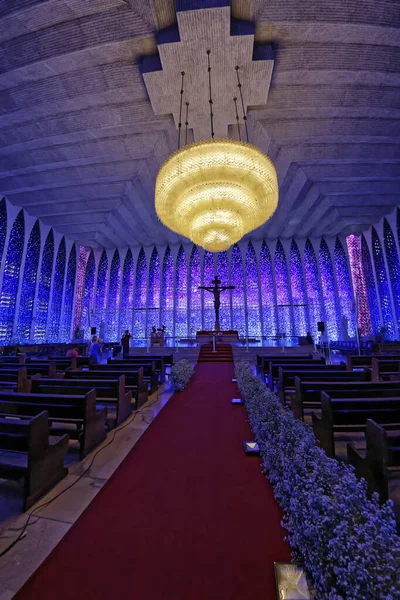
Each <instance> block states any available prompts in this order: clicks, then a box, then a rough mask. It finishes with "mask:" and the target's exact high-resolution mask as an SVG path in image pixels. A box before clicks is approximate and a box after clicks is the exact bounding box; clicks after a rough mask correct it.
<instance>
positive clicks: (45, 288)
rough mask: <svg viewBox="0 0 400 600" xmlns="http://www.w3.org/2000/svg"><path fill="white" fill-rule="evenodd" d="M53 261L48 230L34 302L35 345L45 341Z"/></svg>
mask: <svg viewBox="0 0 400 600" xmlns="http://www.w3.org/2000/svg"><path fill="white" fill-rule="evenodd" d="M53 260H54V234H53V230H52V229H50V231H49V233H48V235H47V238H46V241H45V243H44V248H43V254H42V262H41V266H40V275H39V285H38V293H37V300H36V321H35V326H34V334H33V339H34V341H35V342H36V343H40V342H45V341H46V339H47V338H46V329H47V319H48V314H49V300H50V288H51V277H52V273H53Z"/></svg>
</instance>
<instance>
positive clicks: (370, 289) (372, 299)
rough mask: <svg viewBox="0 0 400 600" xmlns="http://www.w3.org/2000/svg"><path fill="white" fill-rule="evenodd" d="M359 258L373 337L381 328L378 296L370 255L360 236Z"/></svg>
mask: <svg viewBox="0 0 400 600" xmlns="http://www.w3.org/2000/svg"><path fill="white" fill-rule="evenodd" d="M361 256H362V265H363V271H364V279H365V285H366V288H367V296H368V305H369V313H370V316H371V327H372V333H373V334H374V335H376V334H379V330H380V328H381V318H380V313H379V308H378V306H379V305H378V294H377V292H376V286H375V278H374V270H373V268H372V260H371V255H370V252H369V249H368V244H367V240H366V239H365V237H364V236H363V235H362V236H361Z"/></svg>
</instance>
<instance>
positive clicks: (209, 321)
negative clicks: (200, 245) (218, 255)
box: [203, 252, 215, 331]
mask: <svg viewBox="0 0 400 600" xmlns="http://www.w3.org/2000/svg"><path fill="white" fill-rule="evenodd" d="M214 275H215V267H214V254H213V253H212V252H205V253H204V258H203V285H212V284H211V281H212V280H213V279H214ZM203 306H204V329H205V330H207V331H212V330H213V329H214V326H215V312H214V296H213V295H212V294H211V293H210V292H206V290H203Z"/></svg>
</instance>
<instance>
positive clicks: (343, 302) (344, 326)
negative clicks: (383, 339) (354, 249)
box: [333, 237, 357, 339]
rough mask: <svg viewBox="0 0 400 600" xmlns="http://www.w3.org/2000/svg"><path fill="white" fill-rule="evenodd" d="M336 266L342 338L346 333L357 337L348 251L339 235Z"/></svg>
mask: <svg viewBox="0 0 400 600" xmlns="http://www.w3.org/2000/svg"><path fill="white" fill-rule="evenodd" d="M333 257H334V260H335V268H336V282H337V287H338V292H339V305H340V310H341V318H342V322H341V335H340V337H341V339H345V338H346V334H347V335H349V336H350V337H352V338H355V337H356V334H357V332H356V318H355V302H354V299H353V290H352V287H351V280H350V273H349V265H348V262H347V256H346V252H345V250H344V248H343V245H342V242H341V241H340V239H339V238H338V237H337V238H336V241H335V248H334V251H333Z"/></svg>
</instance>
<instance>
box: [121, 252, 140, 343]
mask: <svg viewBox="0 0 400 600" xmlns="http://www.w3.org/2000/svg"><path fill="white" fill-rule="evenodd" d="M134 281H135V265H134V262H133V256H132V252H131V249H130V248H128V251H127V253H126V256H125V260H124V268H123V270H122V286H121V308H120V317H119V334H118V339H120V338H121V337H122V334H123V332H124V331H125V330H126V329H128V330H129V331H131V329H132V321H133V288H134ZM132 335H133V336H135V335H136V334H135V331H133V332H132Z"/></svg>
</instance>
